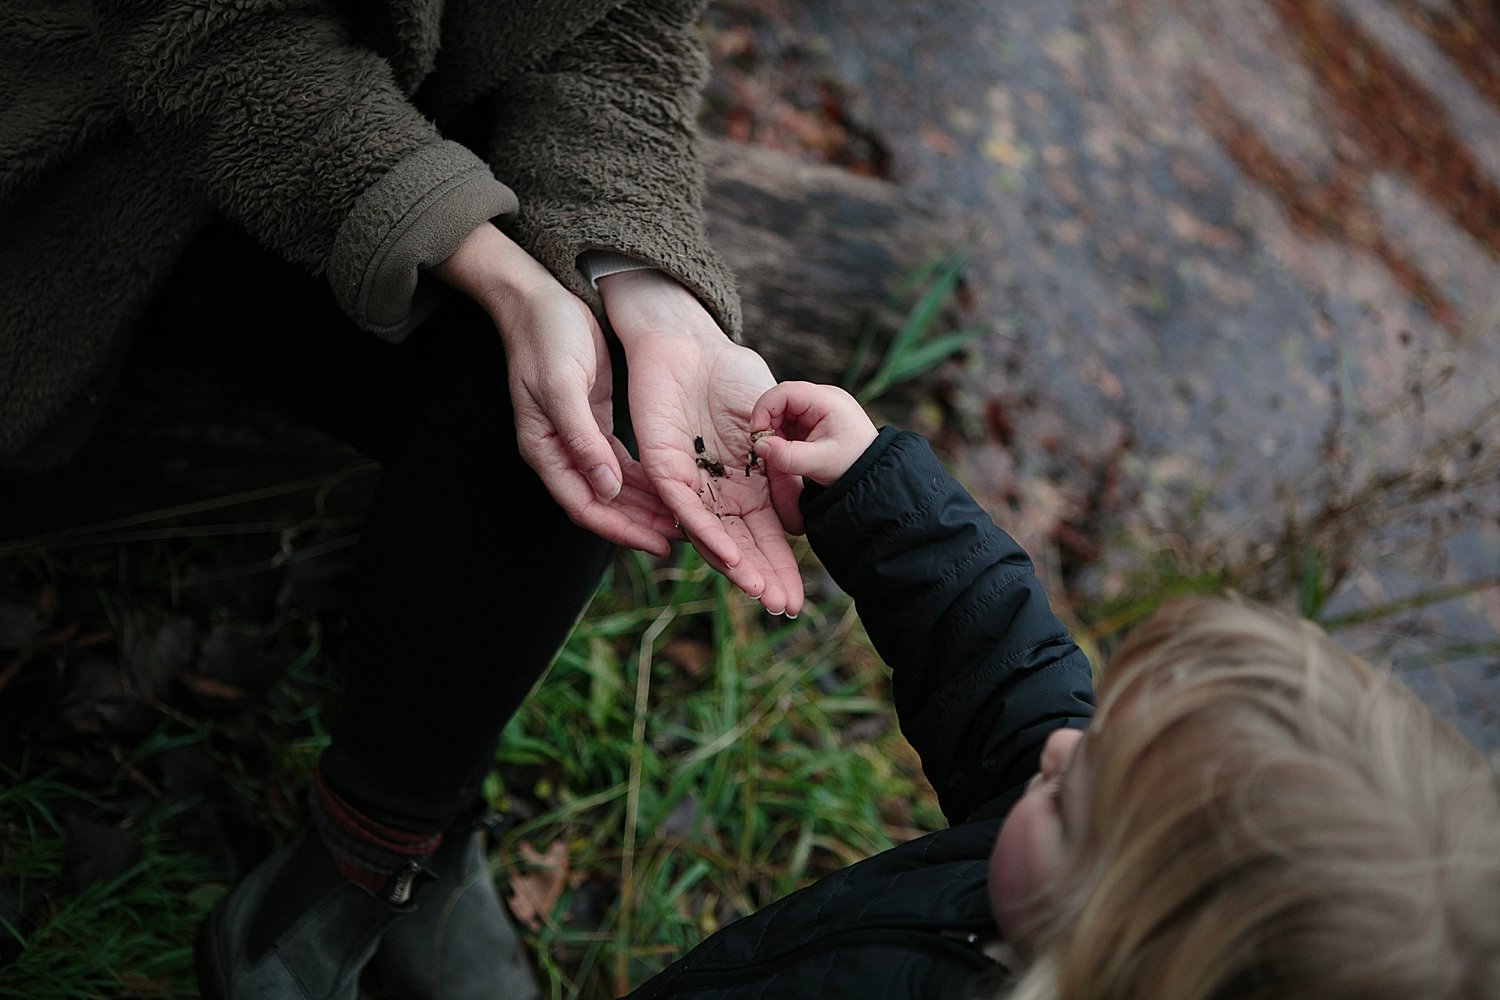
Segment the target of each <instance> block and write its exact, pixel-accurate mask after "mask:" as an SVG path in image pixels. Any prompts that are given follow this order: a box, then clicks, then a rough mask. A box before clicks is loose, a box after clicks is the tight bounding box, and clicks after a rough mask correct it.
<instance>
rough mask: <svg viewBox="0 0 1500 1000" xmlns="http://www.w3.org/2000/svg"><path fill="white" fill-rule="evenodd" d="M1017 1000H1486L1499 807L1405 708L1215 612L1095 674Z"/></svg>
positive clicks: (1255, 619) (1498, 908)
mask: <svg viewBox="0 0 1500 1000" xmlns="http://www.w3.org/2000/svg"><path fill="white" fill-rule="evenodd" d="M1076 766H1078V767H1079V768H1081V773H1080V774H1078V775H1076V776H1070V778H1069V779H1067V780H1073V779H1074V778H1077V779H1080V780H1084V781H1086V782H1087V786H1086V787H1087V789H1088V791H1087V792H1086V794H1085V796H1082V798H1085V799H1086V800H1087V810H1086V814H1085V815H1084V816H1083V817H1081V822H1080V821H1079V820H1075V823H1076V824H1077V825H1078V826H1079V827H1080V829H1077V830H1073V831H1070V833H1071V843H1070V846H1069V849H1068V850H1069V860H1068V863H1067V864H1066V865H1065V866H1064V869H1063V874H1062V875H1061V876H1060V877H1059V878H1058V879H1057V880H1056V881H1055V883H1054V884H1053V885H1052V886H1051V887H1050V890H1049V892H1048V893H1047V897H1048V899H1047V903H1046V906H1045V908H1044V909H1045V911H1046V914H1045V916H1044V917H1043V918H1042V920H1041V921H1040V922H1039V925H1038V928H1037V930H1038V933H1037V937H1036V940H1037V942H1038V945H1037V948H1036V952H1035V959H1034V962H1033V963H1032V965H1031V966H1030V968H1029V969H1028V970H1027V971H1026V972H1025V973H1024V974H1023V976H1022V977H1021V980H1020V982H1019V983H1018V984H1017V985H1016V987H1015V989H1014V990H1013V992H1011V994H1010V997H1011V1000H1042V998H1047V1000H1058V998H1069V1000H1080V998H1098V1000H1106V998H1107V1000H1126V998H1141V1000H1146V998H1149V1000H1210V998H1212V1000H1230V998H1235V1000H1239V998H1261V997H1264V998H1267V1000H1271V998H1275V1000H1296V998H1304V997H1305V998H1317V1000H1340V998H1346V997H1347V998H1351V1000H1352V998H1359V1000H1379V998H1386V997H1389V998H1393V1000H1394V998H1400V1000H1416V998H1424V1000H1447V998H1471V1000H1479V998H1489V1000H1494V998H1497V997H1500V791H1497V782H1496V776H1495V773H1494V772H1493V770H1492V769H1491V768H1490V766H1489V765H1488V763H1487V762H1486V761H1485V760H1484V759H1483V758H1482V757H1481V756H1480V755H1479V754H1478V753H1477V751H1475V750H1474V749H1473V748H1472V747H1471V746H1470V745H1469V744H1468V743H1466V742H1465V741H1464V740H1463V738H1462V737H1460V736H1459V735H1458V734H1457V733H1455V732H1454V731H1453V730H1452V729H1450V728H1449V727H1448V726H1447V725H1445V724H1444V723H1442V722H1440V721H1438V720H1437V719H1435V718H1434V717H1433V716H1432V714H1431V713H1430V712H1429V711H1428V710H1427V709H1426V708H1425V707H1424V706H1423V705H1422V704H1421V703H1420V702H1419V701H1418V700H1417V699H1416V698H1415V697H1413V696H1412V695H1411V694H1410V693H1409V692H1408V691H1407V690H1406V689H1405V687H1404V686H1403V685H1401V684H1399V683H1397V682H1396V681H1394V680H1392V679H1391V678H1389V677H1387V676H1385V675H1384V674H1381V673H1380V672H1378V671H1376V670H1375V669H1373V668H1371V667H1370V666H1369V665H1368V664H1366V663H1364V662H1363V661H1361V660H1359V659H1356V658H1355V657H1353V656H1350V655H1349V654H1347V653H1345V652H1344V651H1342V650H1341V649H1339V648H1338V647H1337V646H1336V645H1334V644H1333V642H1332V641H1331V640H1329V639H1328V637H1327V636H1326V635H1324V634H1323V632H1322V631H1320V630H1319V629H1318V628H1316V627H1315V626H1313V625H1311V624H1309V623H1307V622H1305V621H1302V620H1300V619H1296V618H1291V617H1288V616H1285V615H1281V614H1279V613H1276V612H1274V611H1271V610H1270V609H1268V608H1263V607H1259V606H1256V605H1253V604H1251V603H1249V602H1247V601H1244V600H1241V599H1237V598H1231V599H1222V600H1208V599H1190V600H1182V601H1178V602H1174V603H1172V604H1169V605H1167V606H1165V607H1163V608H1162V609H1161V610H1160V611H1158V612H1157V613H1156V614H1155V615H1153V616H1152V617H1151V618H1150V619H1149V620H1148V621H1147V622H1146V623H1144V624H1143V625H1142V626H1141V627H1139V628H1138V629H1137V630H1136V631H1135V632H1134V633H1133V634H1132V635H1131V636H1130V637H1129V639H1128V640H1127V641H1126V642H1125V643H1124V644H1123V645H1122V646H1121V647H1120V649H1119V651H1118V653H1117V655H1116V656H1115V657H1114V659H1113V662H1112V664H1111V665H1110V667H1109V668H1108V669H1107V670H1106V671H1105V675H1104V677H1103V680H1102V683H1101V685H1100V690H1099V712H1098V716H1097V718H1096V720H1095V723H1094V726H1093V728H1092V729H1091V731H1090V733H1089V735H1088V736H1087V737H1086V738H1085V741H1084V744H1083V745H1082V750H1081V756H1080V758H1079V761H1078V763H1077V764H1076Z"/></svg>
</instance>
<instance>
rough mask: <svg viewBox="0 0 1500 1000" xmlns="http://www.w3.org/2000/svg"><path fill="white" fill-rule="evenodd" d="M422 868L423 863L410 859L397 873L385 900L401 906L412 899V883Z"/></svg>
mask: <svg viewBox="0 0 1500 1000" xmlns="http://www.w3.org/2000/svg"><path fill="white" fill-rule="evenodd" d="M421 870H422V865H421V864H420V863H419V862H416V861H408V862H407V863H406V865H405V867H403V868H402V869H401V870H400V871H398V872H397V873H396V881H395V882H394V883H393V884H392V885H391V891H390V892H388V893H386V897H385V901H386V902H387V903H391V904H393V905H396V906H400V905H401V904H402V903H405V902H406V901H407V900H408V899H411V884H412V883H413V882H415V881H416V880H417V872H419V871H421Z"/></svg>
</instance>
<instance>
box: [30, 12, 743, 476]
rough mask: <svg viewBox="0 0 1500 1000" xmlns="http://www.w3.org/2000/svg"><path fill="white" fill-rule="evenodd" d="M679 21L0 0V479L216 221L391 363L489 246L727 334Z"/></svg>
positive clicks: (44, 452) (605, 15)
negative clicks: (321, 294) (691, 311)
mask: <svg viewBox="0 0 1500 1000" xmlns="http://www.w3.org/2000/svg"><path fill="white" fill-rule="evenodd" d="M703 5H704V0H510V2H501V0H358V2H354V0H348V2H344V0H0V464H6V463H8V464H12V465H27V464H29V465H40V464H46V463H47V462H48V461H49V460H54V461H55V460H56V459H57V458H58V457H60V456H61V455H62V454H64V453H65V451H66V444H65V443H64V442H66V439H67V438H69V437H73V436H76V435H70V434H68V433H67V430H66V425H67V424H68V422H69V421H68V420H62V419H60V418H62V417H63V416H64V414H70V415H71V416H70V419H71V420H72V421H73V422H74V423H76V424H78V425H79V426H83V425H85V424H86V423H87V412H86V411H87V410H88V409H89V408H90V407H91V406H92V405H94V404H97V402H98V399H97V397H98V395H99V393H98V391H97V389H98V385H99V383H100V380H101V379H102V378H103V377H104V376H105V375H106V373H107V372H108V371H109V370H110V369H111V367H112V360H113V357H114V356H115V355H117V354H118V353H119V352H120V351H121V349H122V346H123V343H124V341H125V340H126V335H127V334H128V332H129V331H130V329H131V328H132V326H133V325H134V324H135V323H136V322H137V321H138V319H139V317H140V316H141V314H142V313H143V311H144V309H145V306H146V305H147V303H148V302H149V301H150V299H151V297H152V295H153V293H154V292H155V291H156V289H157V288H158V287H159V286H160V284H161V282H162V281H163V279H164V278H165V277H166V276H167V274H168V273H169V272H170V271H171V268H172V266H173V264H174V262H175V261H176V259H177V257H178V255H179V254H180V253H181V251H182V249H183V247H184V246H185V245H186V244H187V243H188V241H189V240H190V239H191V238H192V237H193V236H194V235H195V234H196V233H197V232H198V231H199V230H200V229H201V228H202V227H203V226H204V224H205V223H206V222H207V221H208V220H209V219H211V218H213V217H214V216H215V215H216V214H217V215H222V216H224V217H227V218H229V219H231V220H233V221H235V222H236V223H238V224H240V225H241V226H243V227H244V228H245V229H246V230H247V231H249V232H250V233H251V234H252V235H253V236H254V237H256V238H257V239H259V240H260V241H261V242H262V243H263V244H265V245H266V246H267V247H269V248H271V249H273V250H275V251H276V252H277V253H279V254H281V255H282V256H283V257H285V258H286V259H287V260H288V261H291V262H293V263H295V264H299V265H301V266H303V267H305V268H307V269H308V270H309V271H311V272H313V273H317V274H321V275H324V276H326V278H327V280H328V282H329V284H330V285H331V286H332V289H333V292H334V294H335V295H336V296H337V299H338V301H339V302H340V303H341V304H342V306H343V308H344V309H345V311H346V312H347V313H348V314H349V316H350V317H351V318H352V319H353V320H354V321H355V322H356V323H357V324H359V325H360V326H361V327H363V328H365V329H367V330H369V331H371V332H372V333H374V334H378V335H380V336H383V337H386V338H389V339H399V338H401V337H402V336H404V335H405V334H406V333H407V332H408V331H409V330H410V329H411V328H412V327H413V326H415V325H416V324H417V323H418V322H419V321H420V320H421V319H422V318H424V317H425V316H426V315H427V313H428V312H429V311H430V309H431V307H432V305H433V304H435V299H436V298H437V297H439V296H440V295H441V294H442V290H441V289H440V288H438V286H437V283H436V279H433V278H431V277H429V276H424V275H423V273H422V271H423V268H424V267H426V266H430V265H432V264H434V263H437V262H439V261H441V260H442V259H443V258H445V257H446V256H447V255H448V254H449V253H450V252H451V251H452V250H453V249H454V247H455V246H457V244H458V242H459V240H460V239H461V238H462V237H463V236H464V235H465V234H466V233H468V232H469V231H470V230H471V229H473V228H474V226H476V225H478V224H479V223H480V222H482V221H484V220H486V219H491V218H497V217H504V218H503V219H497V221H500V224H501V225H502V226H503V227H504V228H506V229H507V230H508V231H509V232H511V234H512V235H513V236H514V237H515V238H516V239H517V240H518V241H519V242H520V243H521V244H522V245H523V246H525V247H526V248H527V249H528V250H530V251H531V252H532V253H533V254H534V255H535V256H536V257H537V258H538V259H539V260H541V262H542V263H543V264H545V265H546V266H547V267H548V268H549V269H551V270H552V271H553V272H554V273H555V274H556V275H557V276H558V277H559V278H560V279H561V280H562V281H563V283H564V284H566V285H567V286H568V287H569V288H571V289H572V290H574V291H575V292H577V293H578V294H579V295H581V296H583V297H584V299H585V300H586V301H588V302H589V303H590V304H591V305H593V306H594V307H595V308H596V309H598V307H599V303H598V298H597V293H596V292H594V290H593V289H592V287H591V286H590V284H589V283H588V282H587V281H586V280H584V278H583V276H582V275H581V274H580V273H579V271H578V269H577V259H578V256H579V255H580V254H581V253H583V252H586V251H589V250H594V249H602V250H612V251H617V252H622V253H625V254H629V255H630V256H633V257H636V258H639V259H642V260H644V261H646V262H648V263H650V264H654V265H656V266H658V267H661V268H663V269H665V270H666V271H668V272H670V273H672V274H673V275H674V276H676V277H677V278H678V279H679V280H680V281H681V282H682V283H683V284H684V285H686V286H687V287H688V288H690V289H692V290H693V291H694V292H695V293H696V294H698V295H699V297H700V298H702V299H703V300H704V302H705V304H706V305H707V306H708V307H709V309H710V311H711V312H712V313H713V315H714V317H715V319H717V320H718V322H719V323H720V325H721V326H722V327H723V328H724V329H725V330H726V331H727V332H728V333H729V334H730V335H731V336H738V333H739V314H738V303H737V300H736V298H735V295H734V291H733V287H732V282H731V279H730V278H729V276H728V275H727V273H726V272H725V270H724V268H723V267H722V265H721V264H720V262H719V261H718V259H717V258H716V257H715V255H714V254H713V253H712V251H711V250H710V249H709V247H708V246H707V244H706V241H705V239H704V234H703V228H702V218H701V191H700V185H701V177H700V170H699V168H698V166H697V161H696V160H695V158H694V155H693V144H694V140H695V116H696V110H697V103H698V96H699V91H700V87H701V84H702V82H703V79H704V76H705V72H706V60H705V59H704V57H703V54H702V51H701V45H700V40H699V37H698V34H697V20H698V17H699V15H700V14H701V9H702V7H703Z"/></svg>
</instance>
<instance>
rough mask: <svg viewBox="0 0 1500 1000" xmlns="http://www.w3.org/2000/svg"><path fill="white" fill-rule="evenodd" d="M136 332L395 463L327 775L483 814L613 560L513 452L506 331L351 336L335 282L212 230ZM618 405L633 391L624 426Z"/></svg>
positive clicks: (463, 304) (235, 235)
mask: <svg viewBox="0 0 1500 1000" xmlns="http://www.w3.org/2000/svg"><path fill="white" fill-rule="evenodd" d="M142 332H143V335H146V336H166V337H171V338H172V339H173V340H174V341H177V342H178V343H179V344H180V345H181V346H182V349H184V350H186V351H188V352H189V353H190V354H191V355H193V356H197V357H201V358H203V359H204V361H205V362H206V363H207V364H209V365H210V366H211V367H214V368H217V369H219V370H220V371H222V372H223V373H224V374H225V375H227V376H229V377H233V378H236V379H241V380H245V381H247V382H249V383H251V384H252V385H253V386H255V387H257V388H258V389H260V390H262V391H264V392H265V393H267V394H269V395H270V396H272V397H273V398H275V399H276V400H278V401H279V402H281V403H283V404H285V405H286V406H288V407H289V408H290V409H291V410H293V411H294V412H295V413H297V414H299V415H300V416H301V417H302V418H304V419H306V420H308V421H309V422H311V423H313V424H314V425H316V426H319V427H321V428H322V429H324V430H326V431H328V432H330V433H332V434H334V435H336V436H338V437H340V438H342V439H343V440H345V441H347V442H348V443H350V444H352V445H354V446H355V447H356V448H358V449H360V450H361V451H363V452H364V453H366V454H367V455H369V456H370V457H372V458H374V459H375V460H377V461H378V462H379V463H380V464H381V468H382V471H381V481H380V485H379V488H378V490H377V493H376V496H375V499H374V502H373V504H372V506H371V509H370V511H369V514H368V518H367V521H366V523H365V525H364V529H363V532H362V534H361V541H360V551H359V557H358V563H357V567H358V569H357V578H356V582H355V587H354V594H353V609H354V610H353V619H352V626H351V627H352V629H353V638H352V642H353V661H354V666H353V670H352V672H351V675H350V676H349V678H348V682H347V684H348V687H347V692H346V696H345V700H344V708H343V711H342V713H341V715H340V717H339V718H338V719H337V720H336V721H335V724H334V726H333V743H332V745H331V747H330V748H329V750H328V752H327V753H326V755H325V756H324V758H323V762H322V767H323V771H324V775H325V777H326V779H327V780H328V782H329V784H330V785H331V786H332V787H333V789H334V790H335V791H336V792H338V793H339V794H340V795H342V796H344V797H345V798H347V799H349V800H350V801H351V802H352V803H353V804H354V805H355V806H357V807H358V808H360V809H362V810H364V811H365V812H366V813H368V814H369V815H371V816H372V817H373V818H375V819H377V820H379V821H381V822H385V823H388V824H391V825H393V826H398V827H402V828H405V829H410V830H435V829H442V828H443V827H445V826H446V825H448V823H449V822H451V821H452V820H453V819H454V817H455V816H456V815H457V814H458V813H459V812H461V811H462V810H463V809H465V808H466V807H467V806H468V805H470V803H471V801H472V798H473V796H474V794H475V792H476V790H477V787H478V783H479V781H480V780H481V779H482V778H483V776H484V774H485V773H486V771H487V770H488V768H489V766H490V764H491V762H492V758H493V753H494V747H495V741H496V739H497V737H498V736H499V732H500V729H501V728H502V727H503V726H504V725H505V722H506V720H508V719H509V718H510V716H511V714H512V713H513V712H514V711H515V709H516V707H517V706H518V705H519V704H520V703H521V701H522V699H523V698H524V697H525V696H526V694H527V692H528V691H529V690H530V688H531V686H532V685H533V684H534V683H535V682H536V680H537V678H538V677H539V676H540V675H541V673H542V671H543V670H545V669H546V667H547V664H548V663H549V662H550V661H551V658H552V656H553V655H554V654H555V653H556V651H557V648H558V647H559V646H560V645H561V644H562V642H563V640H564V639H565V638H566V636H567V634H568V632H569V630H570V629H571V628H572V626H573V624H574V623H575V621H576V619H577V616H578V614H579V612H580V611H581V610H582V609H583V607H584V606H585V605H586V604H587V602H588V600H589V598H590V597H591V596H592V594H593V592H594V589H595V587H596V586H597V584H598V580H599V576H600V574H601V572H602V571H603V568H604V564H605V561H606V559H607V557H608V552H609V546H608V544H607V543H605V542H604V541H602V540H601V539H599V538H598V537H596V536H594V535H593V534H591V533H589V532H587V531H585V530H583V529H581V528H578V527H577V526H575V525H573V524H572V523H571V522H570V521H569V520H568V519H567V517H566V516H565V515H564V514H563V513H562V511H561V509H560V508H558V507H557V505H556V504H555V503H554V502H553V500H552V498H551V497H550V496H549V495H548V493H547V491H546V490H545V488H544V487H543V486H542V484H541V481H540V480H539V479H538V478H537V477H536V475H535V474H534V473H533V472H532V471H531V469H530V468H529V467H528V466H527V465H526V464H525V462H524V461H522V459H521V457H520V455H519V453H518V452H517V448H516V441H515V429H514V424H513V417H512V413H511V407H510V397H509V393H508V391H507V388H506V371H505V355H504V351H503V349H502V347H501V343H500V337H499V334H498V333H496V331H495V328H494V325H493V323H492V321H491V320H490V318H489V317H488V316H487V315H486V314H485V313H484V312H483V311H482V310H480V309H479V308H478V307H477V306H475V305H474V304H473V303H472V302H470V301H469V300H468V299H467V298H464V297H463V296H461V295H457V294H455V295H454V297H453V298H452V299H451V300H450V301H449V302H448V304H447V305H446V306H444V308H443V309H442V310H441V311H439V312H438V313H437V314H436V315H435V316H433V317H432V318H431V319H430V320H428V321H427V322H425V323H424V324H423V325H422V326H421V327H420V328H419V329H417V330H415V331H413V332H412V334H411V335H410V336H409V337H408V338H407V339H406V341H404V342H403V343H401V344H389V343H385V342H383V341H381V340H379V339H378V338H377V337H375V336H374V335H372V334H369V333H365V332H363V331H361V330H359V329H357V328H356V327H355V326H354V325H353V324H352V323H351V322H350V321H349V320H348V319H347V318H346V317H345V316H344V315H343V313H342V312H341V311H340V310H339V308H338V306H337V305H336V304H335V302H334V300H333V296H332V293H331V292H330V291H329V290H328V288H327V286H326V284H325V283H324V282H322V281H320V280H317V279H314V278H311V277H309V276H307V275H306V274H304V273H302V272H301V271H300V270H298V269H296V268H294V267H291V266H289V265H287V264H286V263H285V262H283V261H281V260H280V259H279V258H277V257H275V256H274V255H273V254H270V253H268V252H266V251H264V250H262V249H260V248H259V247H258V246H257V245H255V243H254V242H253V241H252V240H251V239H250V238H249V237H248V236H246V235H245V234H244V233H243V232H241V231H239V230H238V229H236V228H234V227H232V226H230V225H227V224H217V225H215V226H214V227H212V228H211V229H210V230H209V231H208V232H206V233H205V234H204V235H203V236H202V237H200V238H199V239H198V241H197V242H196V243H195V245H194V246H192V247H191V248H190V249H189V250H188V252H187V253H186V255H185V256H184V259H183V262H182V264H181V265H180V266H179V267H178V269H177V272H176V273H175V274H174V275H173V277H172V280H171V281H170V283H169V284H168V286H167V287H166V288H165V289H164V290H163V292H162V294H161V295H160V297H159V298H158V300H157V302H156V304H155V305H154V306H153V310H152V314H151V315H150V316H149V317H148V319H147V321H146V322H145V324H143V331H142ZM615 370H616V371H617V372H623V370H624V365H623V363H620V364H617V365H616V369H615ZM623 392H624V379H623V378H621V379H619V380H617V387H616V393H617V395H616V400H617V402H618V403H620V404H621V405H620V406H619V407H618V409H619V410H620V417H621V418H622V419H620V420H619V426H620V427H622V428H623V427H624V426H625V423H624V420H623V417H624V406H623Z"/></svg>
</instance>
